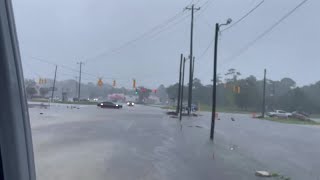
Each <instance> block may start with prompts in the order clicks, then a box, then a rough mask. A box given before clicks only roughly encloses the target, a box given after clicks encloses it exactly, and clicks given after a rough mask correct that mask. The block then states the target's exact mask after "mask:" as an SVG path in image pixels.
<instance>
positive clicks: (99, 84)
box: [98, 78, 103, 87]
mask: <svg viewBox="0 0 320 180" xmlns="http://www.w3.org/2000/svg"><path fill="white" fill-rule="evenodd" d="M102 85H103V82H102V79H101V78H99V80H98V86H100V87H101V86H102Z"/></svg>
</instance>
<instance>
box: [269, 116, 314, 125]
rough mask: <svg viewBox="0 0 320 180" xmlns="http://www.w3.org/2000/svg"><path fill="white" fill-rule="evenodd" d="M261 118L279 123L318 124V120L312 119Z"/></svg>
mask: <svg viewBox="0 0 320 180" xmlns="http://www.w3.org/2000/svg"><path fill="white" fill-rule="evenodd" d="M263 119H265V120H269V121H275V122H280V123H286V124H304V125H320V123H319V122H315V121H312V120H305V121H303V120H299V119H293V118H286V119H282V118H275V117H266V118H263Z"/></svg>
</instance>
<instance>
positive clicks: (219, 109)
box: [161, 104, 252, 114]
mask: <svg viewBox="0 0 320 180" xmlns="http://www.w3.org/2000/svg"><path fill="white" fill-rule="evenodd" d="M199 108H200V111H201V112H211V110H212V107H211V106H209V105H205V104H200V106H199ZM161 109H167V110H176V106H164V107H161ZM217 112H224V113H239V114H251V113H252V112H250V111H244V110H241V109H238V108H231V107H219V106H218V107H217Z"/></svg>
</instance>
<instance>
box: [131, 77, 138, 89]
mask: <svg viewBox="0 0 320 180" xmlns="http://www.w3.org/2000/svg"><path fill="white" fill-rule="evenodd" d="M132 86H133V89H135V88H136V80H135V79H134V80H133V83H132ZM136 91H137V89H136Z"/></svg>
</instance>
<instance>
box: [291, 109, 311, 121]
mask: <svg viewBox="0 0 320 180" xmlns="http://www.w3.org/2000/svg"><path fill="white" fill-rule="evenodd" d="M292 118H295V119H299V120H303V121H309V120H310V118H309V117H308V115H307V114H306V113H303V112H299V111H294V112H292Z"/></svg>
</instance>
